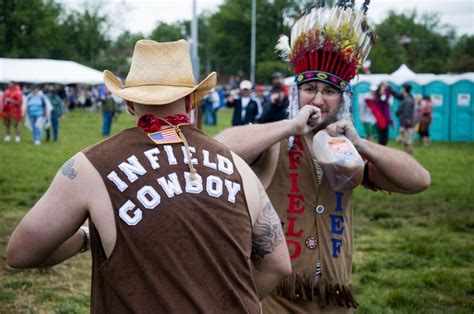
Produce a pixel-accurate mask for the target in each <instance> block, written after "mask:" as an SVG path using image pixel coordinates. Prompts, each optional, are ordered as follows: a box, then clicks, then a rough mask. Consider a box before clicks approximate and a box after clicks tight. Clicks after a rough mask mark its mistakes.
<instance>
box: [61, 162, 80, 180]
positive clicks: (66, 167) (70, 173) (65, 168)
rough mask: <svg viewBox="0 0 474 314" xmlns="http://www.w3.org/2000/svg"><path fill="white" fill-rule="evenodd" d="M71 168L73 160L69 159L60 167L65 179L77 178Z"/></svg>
mask: <svg viewBox="0 0 474 314" xmlns="http://www.w3.org/2000/svg"><path fill="white" fill-rule="evenodd" d="M72 166H74V159H69V160H68V161H66V163H65V164H64V165H63V166H62V168H61V172H62V174H63V175H64V176H65V177H68V178H69V179H71V180H74V179H75V178H76V177H77V171H76V170H75V169H74V168H73V167H72Z"/></svg>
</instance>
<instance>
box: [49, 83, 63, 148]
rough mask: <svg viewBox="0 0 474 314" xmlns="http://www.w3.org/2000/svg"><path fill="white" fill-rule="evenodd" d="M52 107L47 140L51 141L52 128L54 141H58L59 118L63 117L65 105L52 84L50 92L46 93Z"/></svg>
mask: <svg viewBox="0 0 474 314" xmlns="http://www.w3.org/2000/svg"><path fill="white" fill-rule="evenodd" d="M46 96H47V97H48V99H49V101H50V103H51V106H52V109H51V123H50V125H49V127H48V128H46V129H45V130H46V141H47V142H49V140H50V138H51V128H52V129H53V130H52V131H53V141H54V143H57V142H58V132H59V119H62V118H63V116H64V105H63V102H62V100H61V98H60V97H59V95H58V93H57V91H56V89H55V88H54V86H50V87H49V89H48V92H47V93H46Z"/></svg>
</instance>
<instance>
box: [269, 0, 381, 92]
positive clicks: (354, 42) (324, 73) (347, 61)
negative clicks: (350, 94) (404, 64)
mask: <svg viewBox="0 0 474 314" xmlns="http://www.w3.org/2000/svg"><path fill="white" fill-rule="evenodd" d="M369 3H370V0H365V1H364V3H363V4H362V6H361V7H360V8H359V9H356V8H355V7H354V1H353V0H352V1H351V0H338V1H337V3H336V5H335V6H334V7H332V9H330V10H329V9H328V8H327V7H326V5H325V2H324V0H318V1H317V2H316V5H315V7H313V8H311V9H308V10H306V11H305V12H303V14H302V15H301V16H300V17H299V18H298V20H297V21H296V22H295V24H294V25H293V27H292V29H291V36H290V38H288V37H287V36H281V37H280V39H279V40H278V44H277V45H276V47H275V49H276V50H277V51H278V54H279V56H280V57H281V58H282V59H283V60H284V61H286V62H288V63H289V64H291V66H292V67H293V70H294V72H295V74H296V82H297V84H298V85H299V84H302V83H305V82H308V81H312V80H320V81H324V82H326V83H329V84H331V85H333V86H335V87H337V88H339V89H341V90H343V89H345V88H346V86H347V84H348V82H349V81H350V80H351V79H352V78H353V77H354V76H355V75H356V74H357V71H358V70H359V69H360V68H361V66H362V64H363V63H364V61H365V59H366V58H367V56H368V54H369V52H370V49H371V48H372V45H373V44H374V42H375V34H374V32H373V31H372V29H371V28H370V27H369V26H368V24H367V19H366V13H367V9H368V5H369Z"/></svg>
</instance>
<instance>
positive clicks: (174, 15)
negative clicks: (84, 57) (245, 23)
mask: <svg viewBox="0 0 474 314" xmlns="http://www.w3.org/2000/svg"><path fill="white" fill-rule="evenodd" d="M196 1H197V11H198V13H200V12H202V11H203V10H210V11H215V10H217V8H218V6H219V5H220V4H222V3H223V2H224V1H223V0H196ZM60 2H62V3H65V4H67V5H68V6H70V7H73V8H76V9H77V5H80V3H81V2H82V3H84V1H75V0H74V1H73V0H60ZM102 2H105V3H106V7H107V8H108V12H110V17H111V18H112V19H113V20H114V21H115V23H116V25H117V30H116V32H115V33H116V34H115V35H117V34H119V33H121V32H122V31H123V30H129V31H131V32H133V33H136V32H142V33H143V34H144V35H148V34H149V33H150V32H151V31H152V30H153V29H154V27H155V26H156V24H157V23H158V22H167V23H170V22H174V21H176V20H190V19H191V16H192V3H193V0H172V1H168V0H154V1H151V0H134V1H132V0H107V1H102ZM250 3H251V1H250V0H249V4H250ZM361 3H362V1H361V0H356V6H357V7H358V6H359V5H360V4H361ZM413 9H416V10H417V12H418V15H419V16H421V14H423V13H438V14H439V17H440V19H441V24H448V25H451V26H453V27H454V29H455V30H456V33H457V34H458V35H462V34H470V35H473V34H474V0H408V1H406V0H397V1H395V0H372V1H371V4H370V6H369V11H368V17H369V21H372V22H373V23H379V22H381V21H382V20H383V19H384V18H385V17H386V16H387V13H388V11H390V10H394V11H395V12H397V13H401V12H410V11H412V10H413ZM249 27H250V26H249ZM257 31H258V30H257Z"/></svg>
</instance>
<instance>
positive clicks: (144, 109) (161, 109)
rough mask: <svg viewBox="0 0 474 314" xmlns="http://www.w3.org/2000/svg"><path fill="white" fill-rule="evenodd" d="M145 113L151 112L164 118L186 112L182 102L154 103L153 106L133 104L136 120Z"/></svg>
mask: <svg viewBox="0 0 474 314" xmlns="http://www.w3.org/2000/svg"><path fill="white" fill-rule="evenodd" d="M145 114H152V115H154V116H155V117H157V118H164V117H168V116H172V115H176V114H184V115H187V113H186V107H185V106H184V104H183V103H179V102H175V103H172V104H168V105H155V106H147V105H137V104H135V119H136V120H137V121H138V119H140V117H141V116H143V115H145Z"/></svg>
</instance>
